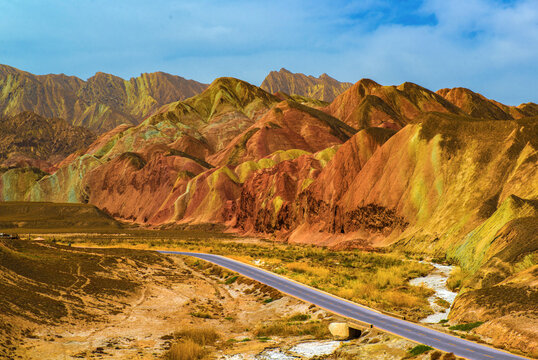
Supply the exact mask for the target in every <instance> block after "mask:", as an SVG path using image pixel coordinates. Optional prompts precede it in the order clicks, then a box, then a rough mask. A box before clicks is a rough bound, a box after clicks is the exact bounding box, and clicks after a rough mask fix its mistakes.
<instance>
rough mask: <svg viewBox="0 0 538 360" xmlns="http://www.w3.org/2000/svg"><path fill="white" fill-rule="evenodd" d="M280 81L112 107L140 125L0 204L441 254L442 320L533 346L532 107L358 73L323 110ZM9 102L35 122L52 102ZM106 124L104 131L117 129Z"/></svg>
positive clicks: (293, 83)
mask: <svg viewBox="0 0 538 360" xmlns="http://www.w3.org/2000/svg"><path fill="white" fill-rule="evenodd" d="M282 73H284V75H285V76H282V77H279V76H278V74H280V75H282ZM290 74H291V73H290ZM290 74H288V72H286V71H284V70H281V71H280V72H279V73H272V75H271V74H270V76H269V77H270V79H271V80H270V81H269V80H267V79H266V80H267V82H266V81H264V83H265V84H266V87H270V89H269V90H270V91H269V92H268V91H265V90H264V89H263V88H260V87H257V86H254V85H251V84H249V83H247V82H244V81H241V80H238V79H234V78H219V79H216V80H215V81H213V82H212V83H211V84H210V85H209V86H207V87H205V86H204V85H203V84H199V83H198V85H197V86H200V87H204V90H203V91H201V92H200V93H199V94H196V95H194V96H192V97H189V98H187V99H182V98H181V96H179V95H172V93H168V92H163V93H162V94H161V96H160V97H159V98H160V99H161V100H160V101H163V102H164V101H165V99H167V100H170V99H172V98H173V96H176V98H174V99H173V100H174V101H173V102H169V103H166V104H161V105H160V106H158V105H157V104H160V102H159V101H157V100H155V101H153V100H152V101H149V102H144V101H142V103H143V104H146V105H144V106H142V105H137V106H134V105H132V104H134V103H133V102H124V101H123V100H122V101H119V100H118V102H115V103H114V104H116V105H115V106H117V109H123V110H122V111H123V112H122V113H127V111H126V110H125V109H137V110H132V112H131V113H130V114H139V115H138V118H137V119H143V120H142V121H141V122H140V123H138V122H137V121H135V120H132V121H130V122H127V124H123V125H120V126H117V127H115V128H114V129H112V130H110V131H108V132H104V133H102V134H100V135H99V137H98V138H97V139H95V141H93V142H92V143H91V144H89V145H88V146H84V149H82V150H80V151H78V152H76V153H73V154H71V155H69V156H67V157H66V158H65V159H63V160H62V161H61V162H58V163H57V164H56V165H55V167H54V168H53V169H52V170H50V172H49V173H47V172H44V171H43V169H38V168H36V167H35V166H34V167H32V166H30V167H29V166H18V167H11V168H4V169H1V170H0V200H4V201H6V200H28V201H52V202H80V203H91V204H93V205H95V206H97V207H98V208H100V209H102V210H104V211H105V212H107V213H108V214H110V215H112V216H113V217H114V218H116V219H118V220H122V221H127V222H132V223H136V224H140V225H144V226H151V227H156V228H160V227H167V228H169V227H174V226H183V225H185V224H189V225H193V224H205V223H211V224H219V225H221V226H224V227H226V228H228V229H229V230H230V231H235V232H238V233H241V234H254V235H257V236H264V237H268V238H273V239H275V240H279V241H285V242H290V243H306V244H314V245H320V246H329V247H333V248H335V249H353V248H363V249H372V248H385V247H390V248H391V249H397V250H399V251H402V252H409V253H414V254H417V253H418V254H423V255H425V256H429V257H440V258H445V259H447V260H448V261H451V262H454V263H458V264H459V265H460V266H461V268H462V269H463V270H464V271H465V272H466V274H467V278H468V279H469V281H468V282H466V283H465V286H464V291H463V292H464V293H465V294H464V295H465V296H462V297H458V299H457V300H456V303H455V305H454V306H455V309H456V311H454V312H453V314H454V315H451V316H455V317H458V319H460V320H462V321H476V320H474V319H475V318H476V314H478V313H480V314H482V315H481V318H480V321H484V320H492V319H495V325H494V328H493V327H485V328H484V329H483V330H481V331H483V332H484V333H485V334H488V336H491V337H492V338H495V336H501V335H502V336H503V339H505V340H506V339H508V340H507V342H506V344H507V346H509V347H512V348H515V349H520V350H524V349H522V346H523V345H522V344H523V343H526V344H534V345H533V346H538V344H537V343H536V337H534V335H533V334H534V333H532V332H529V331H528V324H536V318H538V313H537V312H536V308H535V306H532V304H533V303H534V304H535V302H534V300H533V299H536V297H537V296H538V289H537V288H536V286H535V285H533V284H536V283H538V282H537V281H536V279H537V273H538V265H537V264H538V258H537V252H538V238H537V235H536V234H537V232H536V231H534V230H533V229H535V227H536V224H537V223H538V205H537V201H538V105H537V104H534V103H527V104H522V105H519V106H508V105H503V104H501V103H499V102H496V101H494V100H490V99H487V98H486V97H484V96H482V95H480V94H477V93H475V92H473V91H471V90H468V89H464V88H454V89H442V90H439V91H437V92H433V91H431V90H428V89H426V88H424V87H421V86H419V85H416V84H413V83H408V82H406V83H403V84H400V85H397V86H383V85H380V84H378V83H376V82H375V81H373V80H370V79H362V80H360V81H358V82H357V83H355V84H353V85H352V86H349V87H347V89H343V90H342V91H341V92H340V93H338V94H337V93H336V88H335V89H333V90H331V92H330V93H331V94H333V95H334V99H333V100H332V101H331V102H330V103H324V102H322V101H320V100H319V99H320V98H321V99H326V98H324V97H323V96H325V95H323V96H321V95H319V98H318V99H310V98H308V96H312V94H315V93H316V92H315V91H314V90H304V89H308V88H309V86H310V85H308V84H310V83H307V82H306V81H305V82H304V84H303V83H302V82H301V81H302V80H301V81H299V80H296V78H295V77H294V75H293V74H291V75H290ZM25 76H26V77H27V78H28V79H33V78H32V76H30V75H25ZM147 76H150V75H147ZM155 76H164V75H155ZM269 77H268V78H269ZM303 77H304V75H302V74H299V75H298V76H297V79H303ZM96 78H102V80H103V82H102V83H106V84H115V83H116V82H115V81H116V80H114V79H116V78H114V77H112V76H111V75H104V74H102V75H96ZM142 78H144V75H143V76H142ZM165 78H166V77H165ZM68 79H70V80H68ZM277 79H280V80H277ZM283 79H288V80H286V81H285V80H283ZM290 79H292V80H290ZM308 79H310V78H308ZM313 79H315V78H313ZM320 79H321V80H327V77H325V76H322V77H320ZM310 80H312V79H310ZM36 81H37V80H36ZM77 81H78V80H76V78H67V77H65V84H70V83H71V82H72V84H75V83H76V84H78V82H77ZM94 81H97V80H96V79H94V80H92V81H90V80H88V82H87V83H90V82H92V83H93V82H94ZM122 81H123V80H122ZM131 81H132V83H133V84H134V83H136V80H131ZM177 81H178V82H179V81H180V80H177ZM97 82H98V83H101V82H100V81H97ZM45 83H46V81H45ZM87 83H86V85H87ZM118 83H120V82H118ZM314 83H315V82H312V84H314ZM121 84H124V85H125V84H126V82H121ZM166 84H168V83H166ZM269 84H272V85H269ZM298 84H301V85H300V86H299V85H298ZM83 85H84V84H83ZM124 85H122V87H120V88H121V89H127V88H128V87H127V86H126V85H125V86H126V87H123V86H124ZM303 85H304V86H303ZM42 86H45V85H42ZM66 86H67V85H66ZM70 86H71V85H70ZM77 86H78V85H77ZM342 86H347V85H342ZM72 87H73V88H75V85H72ZM110 87H111V88H114V89H117V88H115V87H114V86H113V85H110ZM314 87H315V86H314ZM81 88H83V86H82V85H81ZM104 88H107V89H109V86H108V85H106V86H105V87H104ZM157 88H161V87H158V86H157ZM297 89H301V91H300V92H301V93H296V94H293V92H299V91H298V90H297ZM310 89H313V88H310ZM340 89H341V88H340ZM285 90H287V91H289V92H292V94H287V93H286V92H285ZM58 91H59V90H58ZM62 91H63V90H62ZM107 91H109V92H108V94H110V93H113V92H111V90H107ZM122 91H123V90H122ZM122 91H118V92H117V94H123V93H122ZM178 91H179V90H178ZM305 91H306V92H305ZM309 91H312V92H309ZM324 91H325V90H324ZM5 92H6V91H5V90H4V88H3V89H2V94H4V93H5ZM82 93H84V92H82ZM164 93H166V94H167V95H166V96H165V95H163V94H164ZM322 93H323V94H325V93H324V92H322ZM18 94H19V95H17V96H18V97H19V98H31V99H33V100H32V101H33V102H32V104H36V109H35V110H36V111H37V112H39V111H45V110H43V109H45V107H44V104H49V101H50V98H49V97H47V95H46V94H48V93H42V92H37V93H36V92H34V93H32V94H30V95H27V94H26V92H25V91H24V90H20V91H19V92H18ZM40 94H41V95H40ZM77 94H81V93H80V92H77ZM174 94H177V93H174ZM318 94H321V93H318ZM316 96H318V95H316ZM105 98H106V99H108V100H107V101H109V100H110V98H108V97H105ZM136 98H137V99H139V98H140V97H139V96H138V97H136ZM149 98H151V99H154V97H153V96H150V97H148V98H147V99H149ZM73 99H75V98H73ZM77 99H78V98H77ZM118 99H123V98H122V97H121V96H119V95H118ZM78 101H79V100H75V101H74V103H78ZM111 103H112V101H111V100H110V101H109V104H111ZM54 104H55V103H54ZM148 104H150V105H148ZM42 106H43V107H42ZM47 106H49V105H47ZM50 106H51V107H53V104H52V103H51V105H50ZM54 106H55V107H54V108H55V109H59V108H60V107H59V106H57V105H54ZM107 106H111V105H107ZM131 106H134V107H131ZM4 109H6V108H4ZM40 109H41V110H40ZM109 109H112V107H109ZM118 111H119V110H118ZM4 112H5V110H4ZM65 114H71V113H69V112H66V113H65ZM108 114H109V115H107V116H109V119H111V122H110V124H118V123H120V122H124V121H123V118H121V117H120V116H118V117H117V118H116V117H115V115H114V114H115V113H114V112H113V111H112V110H110V111H109V113H108ZM28 116H29V115H28ZM130 116H134V115H130ZM36 119H37V118H36ZM72 119H73V118H70V120H69V122H71V123H76V121H74V120H72ZM100 119H101V120H100V121H101V123H103V119H105V118H104V117H102V118H100ZM133 119H135V117H133ZM20 121H21V122H22V121H23V120H20ZM36 121H37V120H36ZM97 129H99V127H97ZM103 130H104V128H100V131H103ZM88 138H91V137H88ZM44 139H46V137H45V138H44ZM66 139H69V137H66ZM65 142H68V140H65ZM80 145H81V147H82V145H83V144H80ZM533 269H534V270H533ZM524 279H526V280H524ZM529 279H531V280H529ZM510 291H514V292H516V291H517V293H518V294H522V295H521V296H523V297H524V298H525V299H526V300H525V299H524V300H525V301H523V300H522V301H521V302H520V305H521V306H519V305H518V306H519V307H518V312H517V314H515V315H514V312H511V311H508V310H507V308H506V307H505V306H504V305H503V304H505V305H506V304H507V303H511V302H513V299H512V300H510V299H511V297H509V296H507V295H506V294H507V292H508V293H509V292H510ZM485 297H488V299H490V300H488V301H489V302H484V301H480V299H484V298H485ZM527 300H528V301H527ZM491 302H495V303H496V304H499V306H495V307H490V306H488V305H487V304H488V303H491ZM451 314H452V313H451ZM516 316H517V317H518V318H517V319H518V320H516ZM522 319H525V321H522ZM492 326H493V325H492ZM496 334H498V335H496ZM509 334H512V335H509ZM513 334H517V336H516V335H513ZM521 339H525V341H523V342H522V341H521ZM505 340H503V341H505ZM525 346H530V345H525ZM536 348H537V349H538V347H536Z"/></svg>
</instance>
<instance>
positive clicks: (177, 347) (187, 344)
mask: <svg viewBox="0 0 538 360" xmlns="http://www.w3.org/2000/svg"><path fill="white" fill-rule="evenodd" d="M204 356H205V351H204V348H203V347H202V346H200V345H198V344H197V343H195V342H194V341H192V340H190V339H188V340H185V341H180V342H178V343H175V344H174V345H172V347H171V348H170V350H168V352H167V353H166V354H165V356H164V358H165V359H166V360H198V359H203V358H204Z"/></svg>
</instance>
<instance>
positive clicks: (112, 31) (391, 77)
mask: <svg viewBox="0 0 538 360" xmlns="http://www.w3.org/2000/svg"><path fill="white" fill-rule="evenodd" d="M0 63H1V64H6V65H10V66H13V67H16V68H19V69H21V70H26V71H29V72H32V73H34V74H48V73H64V74H67V75H75V76H78V77H80V78H82V79H87V78H88V77H90V76H92V75H93V74H94V73H96V72H98V71H102V72H107V73H112V74H115V75H117V76H121V77H123V78H126V79H128V78H130V77H133V76H138V75H139V74H140V73H143V72H153V71H164V72H168V73H172V74H176V75H180V76H183V77H185V78H190V79H195V80H198V81H201V82H206V83H209V82H211V81H212V80H213V79H215V78H217V77H220V76H233V77H237V78H240V79H243V80H246V81H248V82H250V83H252V84H255V85H260V84H261V82H262V81H263V79H264V77H265V76H266V75H267V74H268V73H269V71H271V70H279V69H280V68H282V67H284V68H286V69H288V70H290V71H292V72H302V73H305V74H308V75H314V76H319V75H320V74H322V73H328V74H329V75H331V76H332V77H334V78H336V79H338V80H340V81H349V82H356V81H358V80H360V79H361V78H371V79H373V80H375V81H377V82H379V83H381V84H383V85H395V84H400V83H402V82H405V81H411V82H414V83H417V84H419V85H422V86H424V87H426V88H429V89H431V90H434V91H435V90H437V89H440V88H445V87H456V86H462V87H467V88H470V89H472V90H474V91H477V92H479V93H482V94H483V95H485V96H487V97H489V98H493V99H495V100H498V101H501V102H504V103H506V104H510V105H517V104H520V103H524V102H529V101H532V102H538V0H396V1H386V0H377V1H373V0H361V1H344V0H327V1H325V0H318V1H312V0H310V1H307V0H271V1H261V0H259V1H256V0H226V1H222V0H221V1H216V0H188V1H187V0H184V1H182V0H176V1H165V0H151V1H148V0H75V1H73V0H0Z"/></svg>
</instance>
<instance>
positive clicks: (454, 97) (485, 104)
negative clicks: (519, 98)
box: [437, 87, 538, 120]
mask: <svg viewBox="0 0 538 360" xmlns="http://www.w3.org/2000/svg"><path fill="white" fill-rule="evenodd" d="M437 94H439V95H441V96H442V97H444V98H445V99H447V100H448V101H450V102H451V103H452V104H454V105H456V106H458V107H459V108H460V109H462V110H463V111H464V112H465V113H466V114H467V115H470V116H472V117H477V118H484V119H492V120H511V119H521V118H523V117H529V116H537V115H538V105H537V104H535V103H526V104H521V105H519V106H508V105H504V104H501V103H500V102H497V101H495V100H490V99H488V98H486V97H485V96H484V95H481V94H478V93H475V92H474V91H471V90H469V89H466V88H461V87H457V88H453V89H440V90H437Z"/></svg>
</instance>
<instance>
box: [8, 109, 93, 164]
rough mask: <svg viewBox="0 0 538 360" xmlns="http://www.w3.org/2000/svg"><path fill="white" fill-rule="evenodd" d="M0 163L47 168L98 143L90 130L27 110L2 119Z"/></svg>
mask: <svg viewBox="0 0 538 360" xmlns="http://www.w3.org/2000/svg"><path fill="white" fill-rule="evenodd" d="M0 134H2V136H1V137H0V164H1V165H3V166H4V167H10V166H21V165H22V166H24V165H30V166H33V167H39V168H42V169H43V168H47V167H50V165H52V164H53V163H55V162H57V161H60V160H62V159H63V158H65V157H66V156H67V155H69V154H71V153H73V152H75V151H77V150H80V149H83V148H85V147H87V146H88V145H90V144H91V143H92V142H93V141H94V140H95V135H94V134H93V133H92V132H91V131H90V130H88V129H86V128H83V127H80V126H73V125H71V124H69V123H68V122H66V121H65V120H62V119H46V118H44V117H42V116H39V115H37V114H34V113H33V112H30V111H26V112H23V113H20V114H17V115H15V116H10V117H4V118H0Z"/></svg>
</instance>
